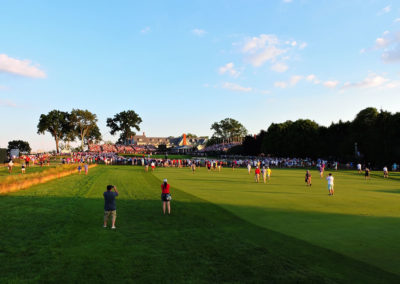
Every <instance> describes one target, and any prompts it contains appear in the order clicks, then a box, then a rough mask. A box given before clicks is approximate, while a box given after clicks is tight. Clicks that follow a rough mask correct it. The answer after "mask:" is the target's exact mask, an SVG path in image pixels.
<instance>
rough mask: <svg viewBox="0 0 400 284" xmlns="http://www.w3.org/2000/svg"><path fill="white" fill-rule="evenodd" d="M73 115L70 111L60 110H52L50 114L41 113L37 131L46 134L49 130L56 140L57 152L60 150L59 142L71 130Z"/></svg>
mask: <svg viewBox="0 0 400 284" xmlns="http://www.w3.org/2000/svg"><path fill="white" fill-rule="evenodd" d="M70 118H71V115H70V114H69V113H68V112H65V111H60V110H52V111H50V112H49V113H48V114H41V115H40V118H39V123H38V125H37V129H38V131H37V133H38V134H44V133H45V132H49V133H50V134H51V136H53V138H54V141H55V142H56V150H57V153H59V152H60V150H59V145H58V144H59V142H60V140H63V139H64V138H65V136H66V135H67V134H68V133H70V132H71V129H72V128H73V127H72V124H71V121H70Z"/></svg>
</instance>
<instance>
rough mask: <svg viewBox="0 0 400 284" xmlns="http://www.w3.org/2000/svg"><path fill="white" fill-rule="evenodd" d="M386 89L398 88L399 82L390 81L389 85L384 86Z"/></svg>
mask: <svg viewBox="0 0 400 284" xmlns="http://www.w3.org/2000/svg"><path fill="white" fill-rule="evenodd" d="M385 87H386V88H388V89H394V88H398V87H400V81H391V82H390V83H388V84H386V85H385Z"/></svg>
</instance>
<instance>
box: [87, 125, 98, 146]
mask: <svg viewBox="0 0 400 284" xmlns="http://www.w3.org/2000/svg"><path fill="white" fill-rule="evenodd" d="M100 141H101V133H100V129H99V127H98V126H97V125H96V126H95V127H93V128H92V129H91V130H90V133H89V135H87V136H86V137H85V145H89V144H92V143H95V144H98V143H100Z"/></svg>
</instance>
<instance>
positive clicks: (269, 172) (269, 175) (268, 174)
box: [267, 167, 272, 180]
mask: <svg viewBox="0 0 400 284" xmlns="http://www.w3.org/2000/svg"><path fill="white" fill-rule="evenodd" d="M271 172H272V171H271V169H270V168H269V167H267V178H268V180H270V178H271Z"/></svg>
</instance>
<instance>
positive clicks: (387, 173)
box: [383, 166, 389, 178]
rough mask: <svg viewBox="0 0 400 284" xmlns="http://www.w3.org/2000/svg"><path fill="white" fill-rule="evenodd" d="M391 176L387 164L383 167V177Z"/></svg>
mask: <svg viewBox="0 0 400 284" xmlns="http://www.w3.org/2000/svg"><path fill="white" fill-rule="evenodd" d="M388 177H389V171H388V168H387V167H386V166H384V167H383V178H388Z"/></svg>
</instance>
